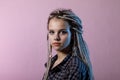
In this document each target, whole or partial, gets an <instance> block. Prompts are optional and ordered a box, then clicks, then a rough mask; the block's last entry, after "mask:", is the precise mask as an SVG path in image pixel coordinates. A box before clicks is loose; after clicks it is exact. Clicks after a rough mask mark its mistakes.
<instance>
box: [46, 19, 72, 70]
mask: <svg viewBox="0 0 120 80" xmlns="http://www.w3.org/2000/svg"><path fill="white" fill-rule="evenodd" d="M48 31H49V35H48V36H49V41H50V45H51V46H52V48H53V49H55V51H56V52H57V55H58V58H57V60H56V62H55V63H54V65H53V67H52V68H54V67H55V66H57V65H58V64H59V63H61V62H62V61H63V59H64V58H65V57H66V56H67V54H66V53H65V52H63V51H62V50H63V49H65V48H66V47H67V46H68V45H69V44H70V41H71V31H70V25H69V24H68V22H66V21H64V20H62V19H57V18H53V19H51V20H50V22H49V24H48Z"/></svg>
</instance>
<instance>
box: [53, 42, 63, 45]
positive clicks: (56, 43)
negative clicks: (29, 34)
mask: <svg viewBox="0 0 120 80" xmlns="http://www.w3.org/2000/svg"><path fill="white" fill-rule="evenodd" d="M60 44H61V43H58V42H55V43H53V45H54V46H60Z"/></svg>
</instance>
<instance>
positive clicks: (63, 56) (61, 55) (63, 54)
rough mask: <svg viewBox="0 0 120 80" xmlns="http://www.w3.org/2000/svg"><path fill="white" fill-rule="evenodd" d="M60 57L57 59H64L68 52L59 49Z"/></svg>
mask: <svg viewBox="0 0 120 80" xmlns="http://www.w3.org/2000/svg"><path fill="white" fill-rule="evenodd" d="M57 55H58V59H57V60H63V59H64V58H65V57H66V56H67V54H66V53H64V52H60V51H57Z"/></svg>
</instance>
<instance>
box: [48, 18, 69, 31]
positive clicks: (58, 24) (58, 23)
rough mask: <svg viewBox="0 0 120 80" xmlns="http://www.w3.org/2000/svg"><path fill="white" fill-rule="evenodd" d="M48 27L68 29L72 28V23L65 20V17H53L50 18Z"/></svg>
mask: <svg viewBox="0 0 120 80" xmlns="http://www.w3.org/2000/svg"><path fill="white" fill-rule="evenodd" d="M48 27H49V29H55V28H58V29H67V28H70V25H69V24H68V22H67V21H64V20H63V19H58V18H53V19H51V20H50V22H49V24H48Z"/></svg>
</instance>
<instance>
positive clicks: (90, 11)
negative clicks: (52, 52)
mask: <svg viewBox="0 0 120 80" xmlns="http://www.w3.org/2000/svg"><path fill="white" fill-rule="evenodd" d="M56 8H67V9H72V10H73V11H74V12H75V13H76V14H77V15H78V16H79V17H80V18H81V19H82V22H83V27H84V28H83V29H84V33H83V36H84V39H85V41H86V42H87V44H88V47H89V51H90V58H91V62H92V66H93V72H94V77H95V80H119V79H120V69H119V68H120V58H119V57H120V42H119V41H120V31H119V30H120V27H119V26H120V9H119V8H120V0H0V80H42V76H43V73H44V71H45V67H44V63H45V62H46V60H47V37H46V35H47V18H48V15H49V13H50V12H51V11H52V10H54V9H56Z"/></svg>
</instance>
